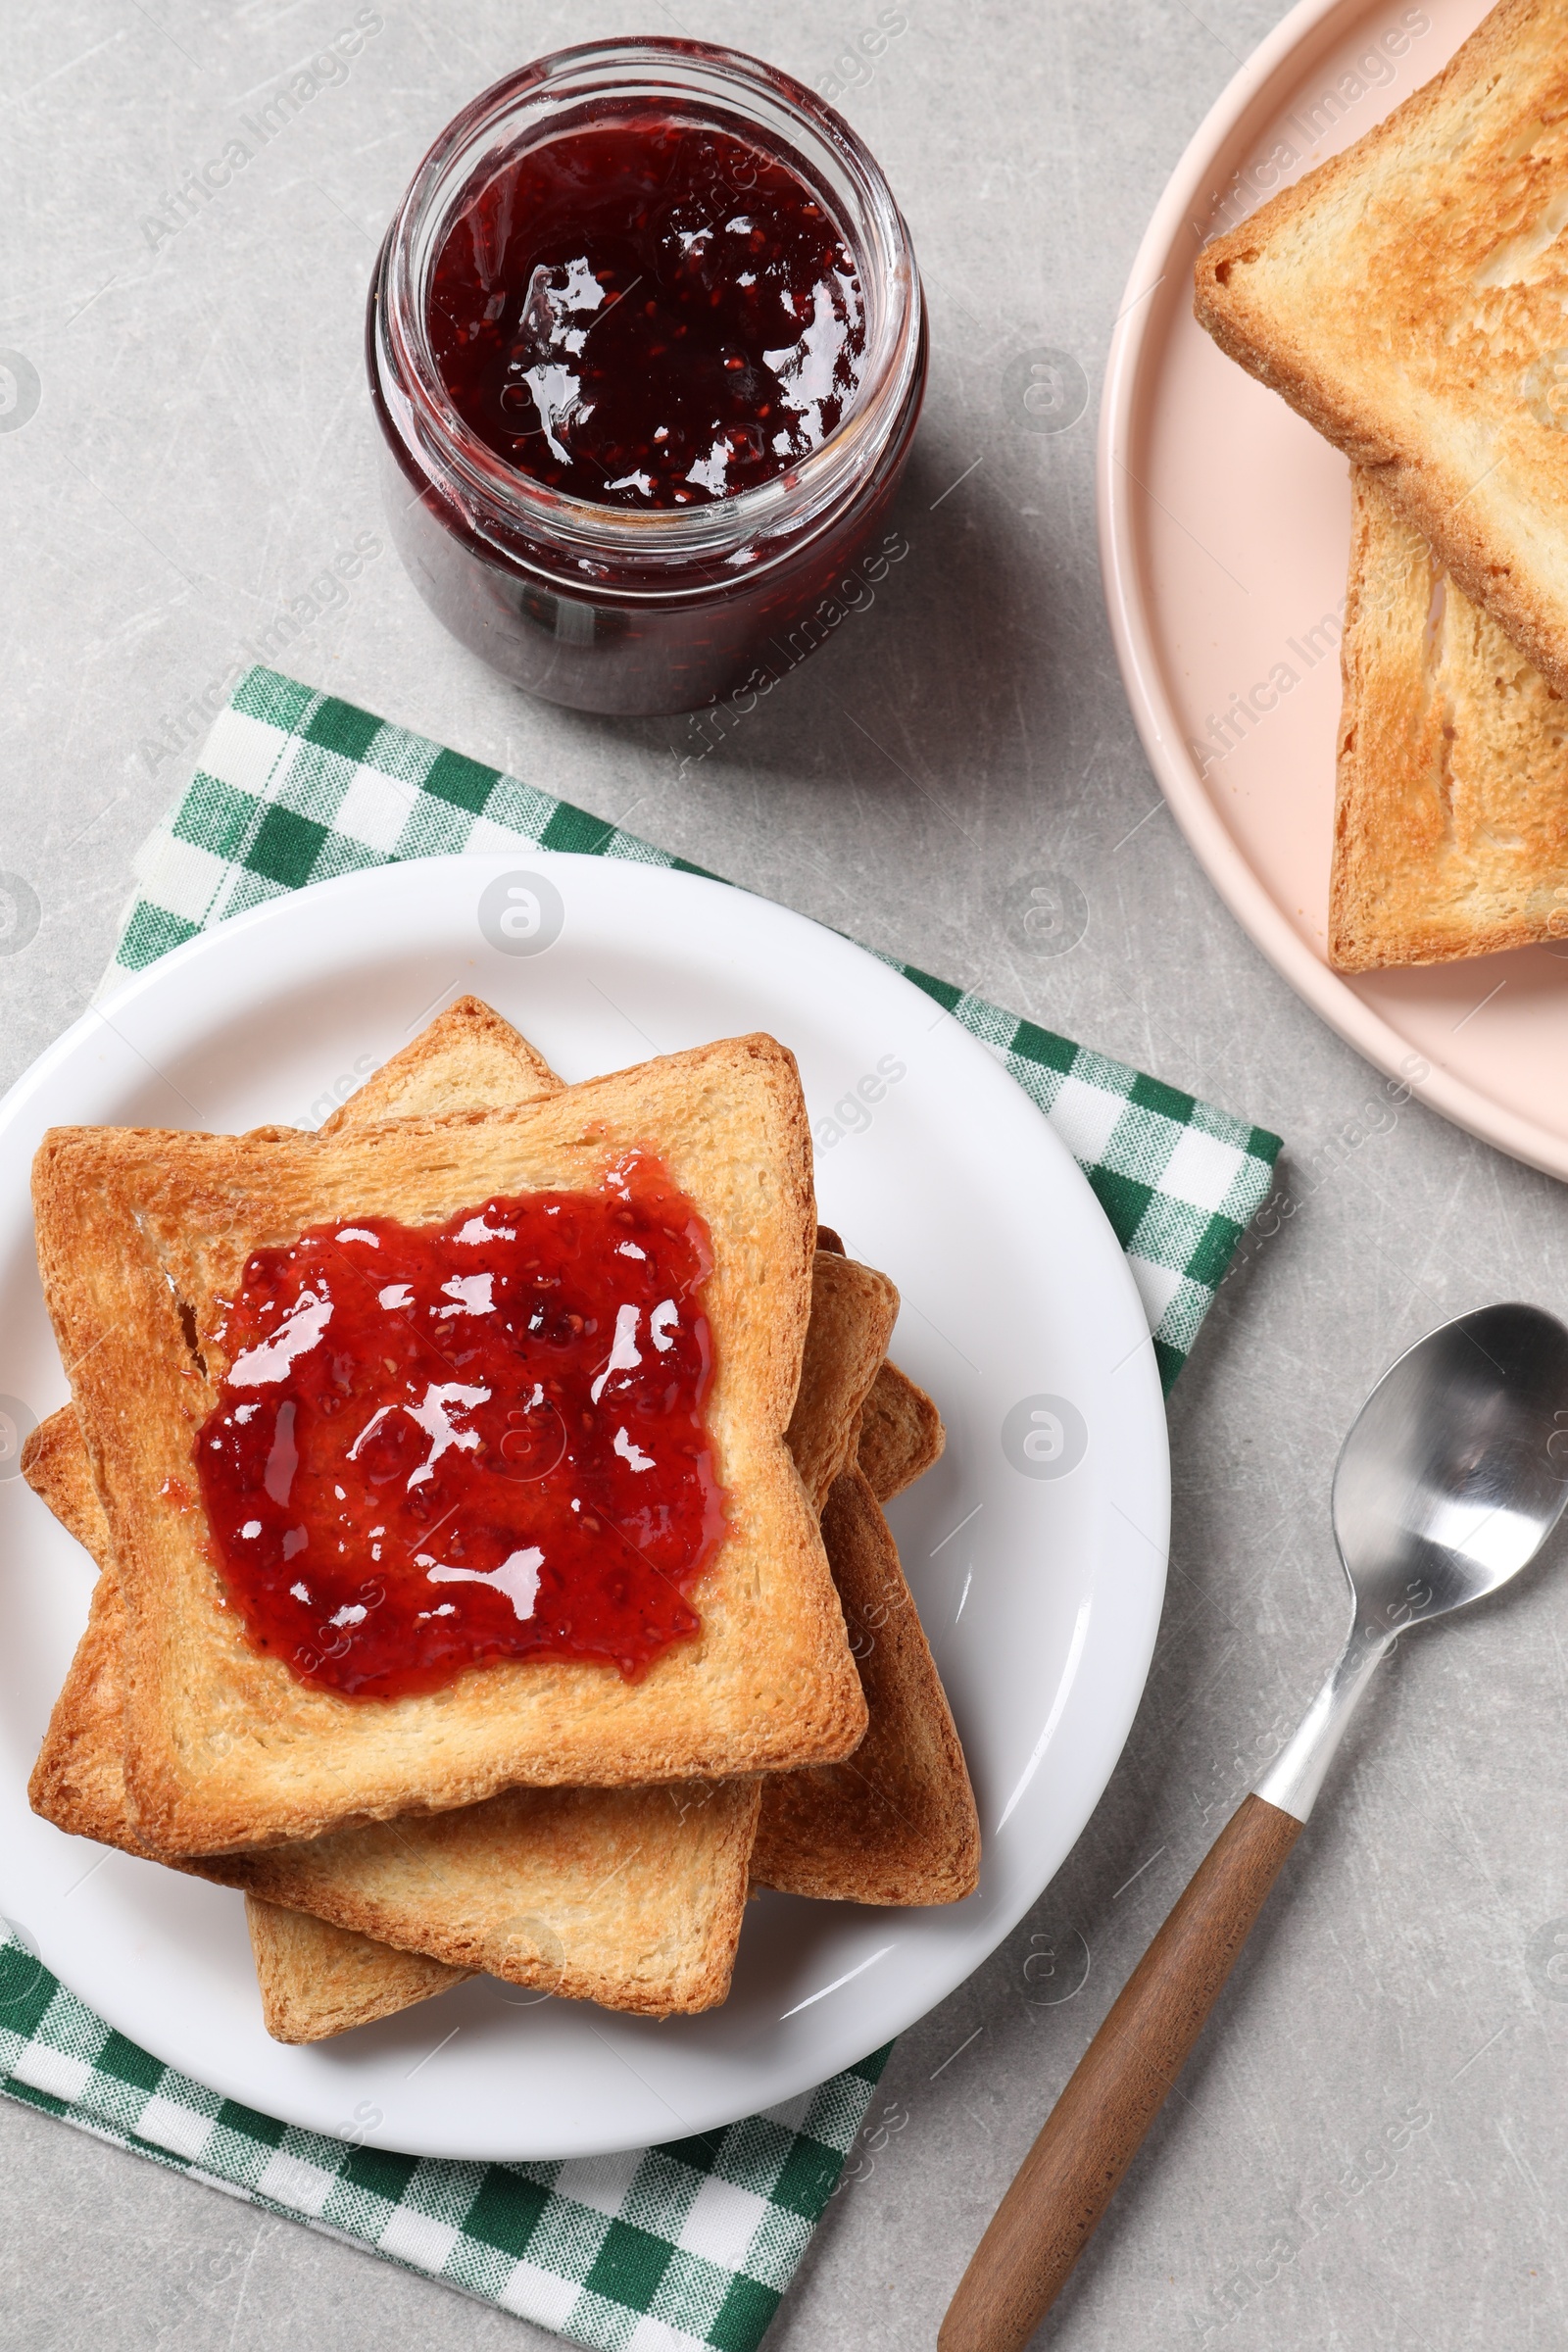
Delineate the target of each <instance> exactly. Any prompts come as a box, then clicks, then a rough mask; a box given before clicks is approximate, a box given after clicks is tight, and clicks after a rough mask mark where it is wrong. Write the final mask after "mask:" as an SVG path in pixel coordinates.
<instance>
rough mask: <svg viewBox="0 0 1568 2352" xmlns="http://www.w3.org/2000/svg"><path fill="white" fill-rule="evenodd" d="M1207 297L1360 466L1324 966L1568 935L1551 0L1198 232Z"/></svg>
mask: <svg viewBox="0 0 1568 2352" xmlns="http://www.w3.org/2000/svg"><path fill="white" fill-rule="evenodd" d="M1196 308H1197V315H1198V318H1199V320H1200V321H1201V324H1202V325H1203V326H1205V327H1206V328H1207V329H1208V331H1209V333H1210V334H1211V335H1212V336H1213V337H1214V338H1215V340H1216V342H1217V343H1218V344H1219V345H1220V347H1221V349H1222V350H1224V351H1226V352H1228V353H1229V354H1230V356H1231V357H1232V358H1233V359H1235V360H1238V361H1240V363H1241V364H1242V366H1243V367H1244V368H1249V369H1250V371H1251V373H1252V374H1254V375H1256V376H1258V377H1259V378H1261V380H1262V381H1263V382H1264V383H1266V384H1268V385H1270V386H1271V387H1272V388H1273V389H1274V390H1275V391H1277V392H1280V393H1281V394H1283V396H1284V397H1285V399H1287V400H1288V401H1289V402H1290V403H1291V405H1292V407H1293V408H1296V409H1297V410H1299V412H1300V414H1301V415H1302V416H1303V417H1306V418H1307V420H1308V421H1309V422H1310V423H1311V424H1313V425H1315V426H1316V427H1317V429H1318V431H1319V432H1321V433H1323V434H1324V435H1326V437H1327V438H1328V439H1329V440H1330V441H1332V442H1334V443H1335V444H1336V445H1337V446H1338V447H1339V448H1340V449H1342V450H1343V451H1344V452H1345V453H1346V455H1347V456H1348V458H1349V459H1350V461H1351V466H1352V480H1353V498H1354V528H1353V534H1352V544H1351V554H1350V575H1349V593H1348V603H1347V608H1346V628H1345V637H1344V641H1343V650H1342V662H1343V669H1344V681H1345V704H1344V712H1343V717H1342V723H1341V729H1340V739H1339V776H1338V794H1337V804H1336V813H1335V840H1334V862H1333V876H1332V882H1331V894H1330V920H1329V955H1330V959H1331V961H1332V962H1333V963H1334V964H1335V965H1336V966H1337V967H1338V968H1339V969H1340V970H1342V971H1348V972H1359V971H1371V970H1376V969H1379V968H1383V967H1387V966H1391V965H1401V964H1419V963H1436V962H1442V961H1446V960H1447V959H1449V958H1453V957H1457V956H1484V955H1489V954H1491V953H1493V952H1494V951H1495V950H1498V949H1503V948H1515V947H1522V946H1527V945H1529V944H1531V943H1532V942H1538V941H1543V940H1548V939H1555V938H1560V937H1562V936H1564V935H1568V716H1565V711H1568V705H1565V702H1564V699H1563V698H1564V697H1565V696H1568V554H1565V550H1568V323H1565V314H1568V5H1565V4H1564V0H1503V5H1502V6H1501V7H1499V8H1496V9H1495V10H1494V12H1493V13H1492V15H1491V16H1490V17H1488V18H1487V19H1486V21H1485V23H1484V24H1483V25H1481V26H1480V27H1479V29H1478V30H1477V31H1476V32H1475V33H1473V34H1472V36H1471V37H1470V39H1469V40H1468V41H1466V42H1465V44H1464V45H1463V47H1462V48H1461V49H1460V50H1459V51H1458V52H1457V54H1456V55H1455V56H1454V58H1453V59H1452V60H1451V62H1450V63H1449V65H1448V66H1447V67H1446V70H1445V71H1444V72H1443V73H1440V74H1438V76H1437V77H1436V78H1435V79H1434V80H1433V81H1430V82H1428V83H1427V84H1426V85H1425V87H1423V88H1422V89H1420V90H1418V91H1416V92H1415V94H1414V95H1413V96H1412V97H1411V98H1409V99H1407V100H1406V101H1405V103H1404V104H1403V105H1402V106H1400V107H1398V108H1397V110H1396V111H1395V112H1394V113H1393V114H1391V115H1390V116H1389V118H1388V119H1387V121H1386V122H1384V123H1380V124H1379V125H1378V126H1377V128H1376V129H1374V130H1372V131H1371V132H1369V133H1368V135H1367V136H1366V137H1365V138H1363V139H1361V140H1360V141H1359V142H1358V143H1357V144H1356V145H1355V146H1353V147H1351V148H1349V149H1348V150H1347V152H1346V153H1345V154H1343V155H1341V156H1338V157H1336V158H1334V159H1333V160H1332V161H1331V162H1329V163H1327V164H1325V165H1323V166H1322V167H1321V168H1320V169H1319V170H1317V171H1315V172H1311V173H1309V174H1308V175H1307V176H1306V177H1305V178H1303V179H1302V180H1300V181H1299V182H1298V184H1297V185H1296V186H1294V187H1292V188H1289V189H1286V190H1285V191H1283V192H1282V193H1281V194H1280V195H1278V196H1276V197H1274V198H1273V199H1272V201H1271V202H1270V203H1268V204H1266V205H1264V206H1263V207H1262V208H1261V209H1260V210H1259V211H1258V212H1257V213H1255V214H1254V215H1253V216H1252V217H1251V219H1250V220H1249V221H1245V222H1243V223H1242V225H1241V226H1240V227H1238V228H1235V229H1232V230H1231V231H1230V232H1229V233H1228V234H1227V235H1224V236H1221V237H1218V238H1216V239H1215V240H1214V241H1213V242H1212V243H1211V244H1209V245H1208V246H1206V247H1205V249H1204V251H1203V253H1202V255H1201V258H1200V261H1199V264H1198V270H1197V304H1196Z"/></svg>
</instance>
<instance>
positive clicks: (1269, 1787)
mask: <svg viewBox="0 0 1568 2352" xmlns="http://www.w3.org/2000/svg"><path fill="white" fill-rule="evenodd" d="M1565 1501H1568V1330H1564V1328H1563V1326H1562V1324H1560V1323H1559V1322H1558V1321H1557V1320H1556V1318H1555V1316H1553V1315H1548V1314H1544V1313H1543V1312H1542V1310H1541V1308H1540V1307H1536V1306H1488V1307H1483V1308H1481V1309H1480V1311H1479V1312H1478V1313H1476V1314H1473V1315H1461V1316H1459V1318H1458V1319H1457V1321H1455V1322H1452V1323H1445V1324H1444V1325H1443V1327H1442V1328H1441V1330H1438V1331H1434V1332H1431V1333H1429V1334H1428V1336H1427V1337H1426V1338H1425V1339H1424V1340H1420V1341H1418V1342H1417V1343H1416V1345H1415V1347H1413V1348H1410V1349H1409V1351H1408V1352H1407V1353H1406V1354H1404V1355H1401V1356H1400V1357H1399V1359H1398V1361H1397V1363H1396V1364H1394V1365H1392V1366H1391V1368H1390V1369H1389V1370H1388V1371H1387V1372H1386V1373H1385V1374H1384V1376H1383V1378H1382V1379H1381V1380H1380V1381H1379V1383H1378V1385H1377V1387H1376V1388H1375V1389H1374V1390H1373V1392H1372V1394H1371V1396H1370V1397H1368V1398H1367V1400H1366V1402H1365V1404H1364V1405H1363V1406H1362V1407H1361V1410H1360V1412H1359V1413H1358V1414H1357V1415H1356V1418H1355V1422H1354V1424H1353V1426H1352V1428H1351V1430H1350V1434H1349V1436H1348V1438H1347V1439H1346V1441H1345V1444H1344V1446H1342V1447H1341V1449H1340V1458H1339V1462H1338V1464H1337V1466H1336V1468H1335V1472H1334V1536H1335V1541H1336V1543H1337V1544H1339V1548H1340V1558H1341V1559H1342V1560H1343V1562H1344V1563H1345V1573H1346V1575H1347V1577H1348V1579H1349V1585H1350V1599H1351V1620H1350V1630H1349V1634H1348V1637H1347V1640H1346V1643H1345V1647H1344V1649H1343V1651H1342V1652H1341V1654H1340V1658H1339V1662H1338V1664H1337V1665H1336V1666H1335V1668H1334V1670H1333V1672H1332V1673H1331V1674H1330V1676H1329V1678H1328V1680H1327V1682H1326V1683H1325V1684H1324V1685H1323V1688H1322V1690H1321V1691H1319V1692H1318V1694H1317V1696H1316V1698H1315V1699H1314V1700H1313V1701H1312V1704H1311V1705H1310V1707H1308V1709H1307V1711H1306V1714H1305V1716H1304V1717H1303V1719H1302V1722H1301V1728H1300V1730H1299V1732H1298V1733H1297V1734H1296V1736H1295V1738H1294V1739H1293V1740H1291V1742H1290V1744H1289V1745H1288V1746H1287V1747H1286V1748H1285V1750H1284V1752H1283V1753H1282V1754H1281V1755H1280V1756H1279V1758H1278V1759H1277V1760H1276V1762H1275V1763H1274V1764H1273V1765H1272V1766H1271V1768H1270V1770H1269V1771H1268V1772H1267V1773H1266V1774H1265V1776H1264V1778H1263V1779H1262V1781H1261V1782H1260V1783H1259V1784H1258V1786H1257V1788H1256V1789H1254V1791H1253V1792H1252V1794H1251V1795H1250V1796H1249V1797H1247V1798H1245V1799H1244V1800H1243V1803H1242V1805H1241V1808H1240V1810H1239V1811H1238V1812H1237V1813H1236V1814H1235V1815H1234V1816H1233V1817H1232V1819H1231V1820H1230V1821H1229V1822H1228V1823H1227V1824H1226V1826H1225V1828H1224V1829H1223V1830H1222V1831H1221V1832H1220V1834H1219V1837H1218V1838H1216V1839H1215V1841H1214V1843H1213V1845H1212V1846H1211V1847H1210V1848H1209V1851H1208V1853H1207V1855H1206V1856H1205V1857H1204V1859H1203V1861H1202V1862H1201V1864H1200V1865H1199V1868H1198V1872H1197V1875H1196V1876H1195V1877H1194V1879H1193V1880H1192V1882H1191V1883H1190V1885H1189V1886H1188V1887H1187V1890H1186V1892H1185V1893H1184V1894H1183V1895H1182V1897H1181V1899H1180V1900H1179V1902H1178V1903H1177V1905H1176V1908H1175V1909H1174V1910H1173V1911H1172V1913H1171V1915H1170V1917H1169V1918H1168V1919H1167V1920H1166V1922H1165V1924H1164V1926H1163V1927H1162V1928H1161V1929H1160V1931H1159V1934H1158V1935H1157V1936H1155V1937H1154V1940H1153V1942H1152V1944H1151V1945H1150V1947H1149V1949H1148V1951H1147V1952H1146V1953H1145V1954H1144V1957H1143V1959H1142V1960H1141V1961H1140V1962H1139V1964H1138V1966H1137V1968H1136V1969H1135V1970H1134V1972H1133V1974H1132V1976H1131V1977H1130V1978H1129V1980H1128V1982H1127V1984H1126V1985H1125V1986H1124V1987H1123V1989H1122V1991H1121V1993H1120V1994H1119V1996H1118V1997H1117V1999H1116V2002H1115V2004H1114V2006H1113V2007H1112V2008H1111V2010H1110V2013H1109V2015H1108V2016H1107V2017H1106V2019H1105V2022H1104V2024H1103V2026H1102V2027H1101V2029H1100V2032H1099V2033H1098V2034H1096V2035H1095V2038H1094V2040H1093V2041H1092V2042H1091V2043H1090V2045H1089V2048H1088V2050H1087V2052H1086V2053H1085V2055H1084V2057H1083V2059H1082V2060H1081V2062H1080V2064H1079V2066H1078V2069H1077V2072H1076V2073H1075V2074H1074V2075H1073V2078H1072V2080H1071V2082H1069V2083H1068V2084H1067V2087H1066V2089H1065V2090H1064V2091H1063V2092H1062V2094H1061V2096H1060V2098H1059V2099H1058V2100H1057V2101H1056V2104H1055V2106H1054V2108H1053V2110H1052V2112H1051V2115H1050V2117H1049V2118H1048V2119H1047V2122H1046V2126H1045V2129H1044V2131H1042V2132H1041V2134H1040V2136H1039V2138H1038V2139H1037V2140H1036V2141H1035V2144H1034V2146H1033V2147H1032V2148H1031V2149H1030V2151H1029V2154H1028V2155H1027V2156H1026V2157H1025V2159H1024V2161H1023V2164H1022V2166H1021V2168H1020V2170H1019V2172H1018V2174H1017V2176H1016V2178H1015V2179H1014V2180H1013V2183H1012V2186H1011V2187H1010V2188H1009V2189H1008V2191H1007V2193H1006V2195H1005V2197H1004V2199H1003V2201H1002V2203H1001V2205H1000V2206H999V2207H998V2209H997V2212H996V2214H995V2216H994V2217H993V2220H992V2223H991V2227H990V2228H989V2229H987V2231H986V2233H985V2236H984V2237H983V2238H982V2239H981V2241H980V2244H979V2247H978V2249H977V2250H976V2253H975V2255H974V2259H973V2260H972V2261H971V2263H970V2265H969V2267H968V2269H967V2271H965V2273H964V2275H963V2278H962V2280H961V2281H960V2283H959V2286H958V2291H957V2293H956V2295H955V2297H954V2299H953V2303H952V2305H951V2307H950V2309H949V2312H948V2316H947V2319H946V2320H945V2321H944V2323H943V2326H942V2330H941V2333H940V2335H939V2336H938V2339H937V2341H938V2344H939V2346H940V2352H1016V2347H1018V2346H1020V2345H1022V2344H1023V2343H1025V2342H1026V2341H1027V2340H1028V2338H1029V2336H1030V2335H1031V2334H1032V2333H1033V2332H1034V2329H1035V2327H1037V2326H1038V2325H1039V2322H1040V2321H1041V2319H1042V2318H1043V2317H1044V2315H1045V2313H1046V2312H1047V2310H1048V2309H1049V2308H1050V2306H1051V2304H1052V2303H1053V2302H1054V2299H1055V2297H1056V2295H1057V2294H1058V2292H1059V2291H1060V2289H1061V2287H1062V2286H1063V2284H1064V2283H1065V2281H1066V2278H1067V2275H1068V2273H1069V2272H1070V2271H1071V2269H1072V2266H1073V2264H1074V2263H1075V2262H1076V2261H1077V2259H1078V2256H1079V2255H1080V2253H1081V2252H1082V2251H1083V2248H1084V2246H1085V2245H1086V2244H1087V2243H1088V2240H1089V2238H1090V2237H1091V2235H1092V2234H1093V2232H1094V2230H1095V2229H1096V2227H1097V2225H1098V2223H1099V2221H1100V2218H1101V2215H1102V2214H1103V2212H1104V2210H1105V2207H1106V2206H1107V2205H1108V2204H1109V2202H1110V2199H1111V2197H1112V2195H1113V2194H1114V2192H1115V2189H1116V2185H1117V2183H1118V2181H1119V2180H1121V2177H1122V2175H1123V2173H1124V2172H1125V2171H1126V2170H1127V2167H1128V2165H1129V2164H1130V2163H1131V2162H1132V2159H1133V2157H1134V2156H1135V2155H1136V2153H1137V2151H1138V2148H1139V2146H1140V2145H1141V2143H1142V2141H1143V2138H1144V2135H1145V2133H1146V2132H1147V2131H1148V2130H1149V2127H1150V2125H1151V2124H1152V2122H1153V2120H1154V2117H1155V2116H1156V2115H1157V2114H1158V2112H1159V2109H1160V2107H1161V2106H1162V2105H1163V2103H1164V2099H1165V2094H1166V2092H1167V2091H1168V2090H1169V2089H1170V2087H1171V2084H1172V2083H1173V2082H1175V2080H1176V2077H1177V2075H1178V2074H1179V2073H1180V2072H1181V2069H1182V2067H1183V2065H1184V2064H1185V2063H1186V2060H1187V2055H1188V2052H1189V2051H1190V2050H1191V2049H1192V2046H1193V2044H1194V2042H1195V2041H1196V2040H1197V2039H1198V2036H1199V2034H1200V2033H1201V2030H1202V2025H1203V2021H1204V2019H1205V2018H1206V2017H1207V2015H1208V2012H1209V2010H1210V2009H1211V2008H1212V2007H1213V2004H1214V2002H1215V2000H1216V1999H1217V1997H1218V1995H1219V1990H1220V1987H1221V1985H1223V1984H1224V1982H1225V1980H1226V1978H1227V1977H1228V1976H1229V1974H1230V1971H1231V1966H1232V1963H1233V1962H1234V1961H1235V1959H1236V1956H1237V1954H1238V1953H1239V1952H1240V1950H1241V1948H1242V1945H1243V1944H1244V1943H1245V1942H1246V1940H1247V1937H1248V1936H1249V1934H1250V1931H1251V1927H1252V1923H1253V1921H1254V1920H1255V1919H1256V1917H1257V1914H1258V1912H1259V1911H1260V1910H1261V1908H1262V1905H1263V1899H1264V1897H1265V1896H1266V1895H1267V1893H1268V1890H1269V1888H1270V1887H1271V1886H1272V1885H1273V1883H1274V1880H1275V1878H1276V1877H1277V1875H1278V1873H1279V1870H1280V1867H1281V1865H1282V1863H1283V1862H1284V1860H1285V1857H1286V1855H1287V1854H1288V1853H1289V1852H1290V1850H1291V1847H1292V1846H1293V1845H1294V1844H1295V1842H1296V1839H1297V1838H1298V1837H1299V1834H1300V1829H1301V1825H1302V1823H1303V1822H1304V1821H1305V1820H1306V1818H1307V1816H1308V1814H1309V1813H1310V1812H1311V1810H1312V1805H1313V1801H1314V1799H1315V1798H1316V1796H1317V1793H1318V1790H1319V1789H1321V1787H1322V1785H1323V1777H1324V1774H1325V1773H1326V1772H1327V1770H1328V1767H1329V1764H1330V1761H1331V1759H1332V1758H1333V1755H1334V1751H1335V1749H1336V1748H1337V1747H1338V1746H1339V1744H1340V1741H1341V1740H1342V1738H1343V1737H1344V1734H1345V1728H1346V1725H1347V1724H1348V1721H1349V1719H1350V1714H1351V1711H1352V1709H1353V1708H1354V1706H1355V1702H1356V1700H1357V1699H1358V1698H1359V1697H1360V1695H1361V1693H1362V1691H1364V1690H1365V1689H1366V1687H1367V1684H1368V1683H1369V1682H1370V1681H1371V1679H1372V1675H1373V1672H1374V1670H1375V1668H1376V1667H1377V1665H1378V1663H1379V1661H1380V1660H1381V1659H1382V1658H1383V1657H1384V1656H1385V1655H1386V1654H1387V1652H1388V1650H1389V1649H1390V1648H1391V1646H1392V1645H1393V1643H1394V1641H1395V1639H1396V1637H1397V1635H1399V1634H1401V1633H1403V1632H1405V1631H1406V1629H1407V1628H1408V1627H1410V1626H1412V1625H1420V1624H1423V1623H1424V1622H1425V1621H1426V1620H1427V1619H1428V1618H1431V1617H1446V1616H1447V1615H1448V1614H1450V1612H1451V1611H1452V1610H1454V1609H1462V1608H1463V1607H1464V1606H1465V1605H1466V1603H1467V1602H1469V1601H1472V1600H1480V1599H1481V1598H1483V1596H1484V1595H1485V1594H1486V1593H1494V1592H1495V1591H1496V1589H1497V1587H1498V1586H1499V1585H1504V1584H1506V1583H1507V1581H1508V1579H1509V1577H1511V1576H1517V1574H1518V1573H1519V1570H1520V1569H1521V1568H1523V1567H1524V1566H1525V1565H1526V1564H1527V1562H1529V1561H1530V1560H1532V1559H1533V1558H1534V1557H1535V1555H1536V1553H1537V1552H1538V1551H1539V1550H1540V1548H1541V1545H1542V1544H1544V1542H1545V1539H1546V1537H1547V1536H1548V1535H1549V1534H1550V1533H1551V1531H1552V1529H1553V1528H1554V1527H1555V1526H1556V1524H1557V1521H1558V1519H1559V1518H1560V1516H1561V1515H1562V1509H1563V1504H1564V1502H1565Z"/></svg>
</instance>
